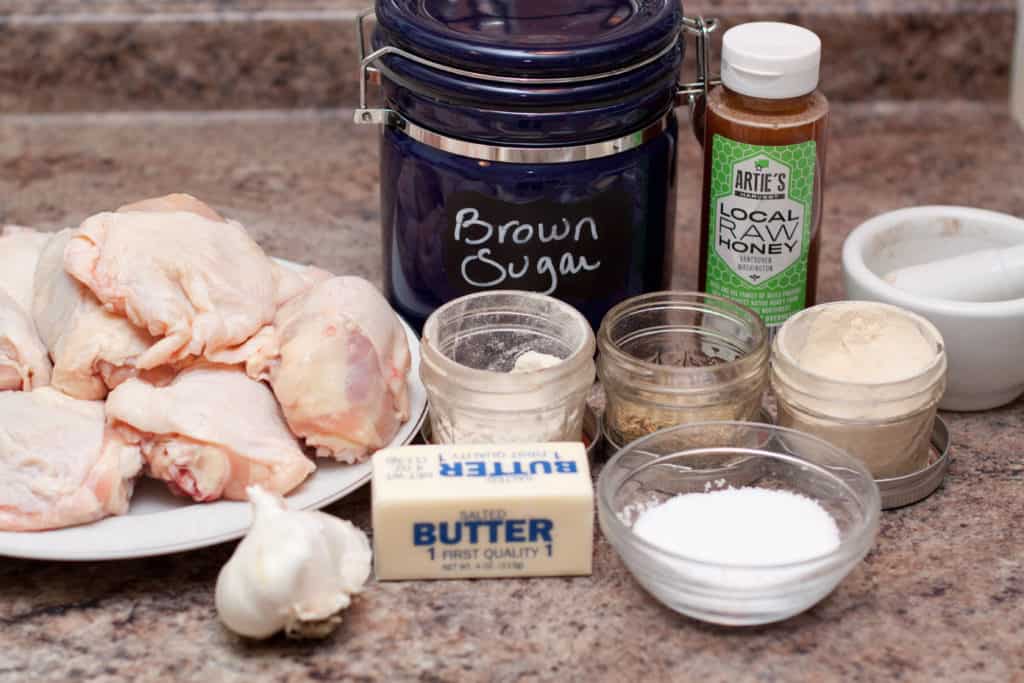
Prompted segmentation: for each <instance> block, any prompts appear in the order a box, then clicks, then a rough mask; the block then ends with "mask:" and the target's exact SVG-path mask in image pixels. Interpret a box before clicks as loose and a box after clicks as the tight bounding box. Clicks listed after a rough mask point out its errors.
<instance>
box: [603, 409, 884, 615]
mask: <svg viewBox="0 0 1024 683" xmlns="http://www.w3.org/2000/svg"><path fill="white" fill-rule="evenodd" d="M724 486H732V487H737V488H738V487H740V486H758V487H762V488H770V489H780V490H785V491H791V492H794V493H799V494H802V495H804V496H807V497H809V498H811V499H813V500H816V501H817V502H818V503H819V504H820V505H821V506H822V507H824V508H825V510H827V511H828V512H829V513H830V514H831V515H832V517H833V518H834V519H835V521H836V524H837V526H838V528H839V536H840V542H839V546H838V547H837V548H836V549H835V550H834V551H832V552H830V553H828V554H825V555H822V556H819V557H814V558H809V559H807V560H803V561H800V562H791V563H787V564H758V565H749V564H748V565H737V564H719V563H712V562H708V561H705V560H700V559H696V558H694V557H688V556H687V555H682V554H678V553H675V552H671V551H668V550H666V549H664V548H662V547H660V546H658V545H656V544H653V543H651V542H649V541H647V540H645V539H643V538H641V537H640V536H638V535H637V534H636V533H634V532H633V530H632V526H633V524H634V523H635V521H636V518H637V517H638V516H639V514H640V513H641V512H642V511H643V510H644V509H646V507H648V506H650V505H651V504H656V503H660V502H663V501H665V500H668V499H670V498H672V497H674V496H676V495H679V494H685V493H707V492H708V491H709V490H716V489H719V488H722V487H724ZM597 498H598V518H599V521H600V524H601V530H602V531H603V532H604V535H605V537H606V538H607V539H608V541H609V542H610V543H611V544H612V546H613V547H614V548H615V550H616V551H617V552H618V553H619V555H620V556H621V558H622V560H623V562H624V563H625V564H626V566H627V568H628V569H629V570H630V572H632V574H633V576H634V577H635V578H636V580H637V581H638V582H639V583H640V584H641V585H642V586H643V587H644V588H645V589H647V591H648V592H650V593H651V594H652V595H653V596H654V597H656V598H657V599H658V600H659V601H661V602H662V603H664V604H665V605H667V606H668V607H670V608H671V609H673V610H675V611H676V612H679V613H681V614H685V615H687V616H690V617H693V618H695V619H700V620H702V621H708V622H712V623H716V624H725V625H736V626H740V625H755V624H765V623H770V622H774V621H780V620H782V619H787V618H789V617H791V616H793V615H795V614H798V613H800V612H802V611H804V610H806V609H807V608H809V607H811V606H812V605H814V604H815V603H817V602H818V601H819V600H821V599H822V598H824V597H825V596H827V595H828V594H829V593H830V592H832V590H833V589H834V588H835V587H836V586H837V585H838V584H839V582H840V581H842V580H843V578H844V577H845V576H846V575H847V574H848V573H849V572H850V571H851V570H852V569H853V568H854V566H856V564H857V563H858V562H860V560H861V559H862V558H863V557H864V555H866V554H867V552H868V550H869V549H870V548H871V546H872V544H873V543H874V539H875V536H876V534H877V532H878V519H879V510H880V505H881V501H880V497H879V492H878V487H877V486H876V485H875V482H874V480H873V479H872V477H871V474H870V473H869V472H868V470H867V469H866V468H865V467H864V465H863V463H861V462H860V461H859V460H858V459H857V458H855V457H853V456H851V455H849V454H848V453H846V452H844V451H842V450H840V449H838V448H836V447H835V446H832V445H831V444H829V443H827V442H826V441H824V440H822V439H819V438H817V437H814V436H810V435H808V434H803V433H801V432H796V431H793V430H791V429H784V428H781V427H775V426H772V425H766V424H759V423H751V422H703V423H694V424H687V425H680V426H678V427H671V428H669V429H664V430H662V431H660V432H656V433H654V434H651V435H650V436H648V437H645V438H643V439H639V440H637V441H634V442H633V443H631V444H629V445H628V446H626V447H625V448H623V449H622V450H620V451H619V452H618V453H617V454H616V455H615V456H614V457H613V458H612V459H611V460H610V461H609V462H608V464H607V465H606V466H605V467H604V469H603V470H602V471H601V476H600V477H599V479H598V484H597Z"/></svg>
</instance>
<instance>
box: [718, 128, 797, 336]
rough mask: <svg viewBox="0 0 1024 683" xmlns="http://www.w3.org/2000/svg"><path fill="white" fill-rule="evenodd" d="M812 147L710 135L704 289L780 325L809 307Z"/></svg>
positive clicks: (772, 324)
mask: <svg viewBox="0 0 1024 683" xmlns="http://www.w3.org/2000/svg"><path fill="white" fill-rule="evenodd" d="M815 162H816V155H815V143H814V141H813V140H811V141H808V142H802V143H800V144H797V145H782V146H762V145H747V144H744V143H741V142H736V141H735V140H730V139H729V138H726V137H723V136H721V135H715V136H714V139H713V141H712V147H711V200H710V201H711V206H710V211H709V212H708V216H709V218H708V226H707V227H708V231H709V235H708V268H707V282H705V283H704V284H705V289H706V291H707V292H708V293H710V294H717V295H719V296H725V297H728V298H730V299H733V300H735V301H738V302H740V303H742V304H745V305H746V306H749V307H750V308H752V309H754V310H755V311H757V312H758V314H760V316H761V318H762V319H764V322H765V324H767V325H770V326H777V325H781V324H782V323H783V322H785V321H786V319H787V318H788V317H789V316H791V315H793V314H794V313H796V312H797V311H799V310H801V309H803V308H804V307H805V306H806V303H807V257H808V251H809V250H810V247H811V227H812V225H811V223H812V222H813V216H814V214H813V210H812V200H813V197H814V165H815Z"/></svg>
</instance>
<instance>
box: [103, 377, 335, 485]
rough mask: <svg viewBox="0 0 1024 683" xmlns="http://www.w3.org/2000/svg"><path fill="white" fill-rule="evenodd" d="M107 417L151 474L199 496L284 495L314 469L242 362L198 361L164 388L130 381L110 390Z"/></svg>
mask: <svg viewBox="0 0 1024 683" xmlns="http://www.w3.org/2000/svg"><path fill="white" fill-rule="evenodd" d="M107 415H108V417H109V419H110V423H111V425H112V427H113V429H114V430H115V431H116V432H117V433H118V434H119V435H120V437H121V438H122V439H123V440H124V441H125V442H127V443H131V444H138V445H139V446H140V447H141V449H142V454H143V457H144V458H145V460H146V464H147V469H148V472H149V474H150V475H152V476H153V477H155V478H157V479H162V480H164V481H166V482H167V483H168V484H169V486H170V488H171V490H172V491H174V492H175V493H178V494H180V495H186V496H189V497H191V498H193V499H194V500H197V501H210V500H216V499H218V498H229V499H231V500H246V494H245V488H246V487H247V486H250V485H252V484H259V485H260V486H262V487H263V488H265V489H267V490H268V491H273V492H274V493H280V494H285V493H287V492H288V491H291V490H292V489H293V488H295V487H296V486H298V485H299V484H301V483H302V481H303V480H304V479H305V478H306V477H307V476H309V474H310V473H311V472H312V471H313V470H314V469H315V466H314V465H313V462H312V461H311V460H310V459H309V458H307V457H306V455H305V453H303V451H302V448H301V446H300V444H299V442H298V440H297V439H296V438H295V437H294V436H293V435H292V434H291V432H289V431H288V426H287V425H286V424H285V421H284V418H283V417H282V416H281V410H280V408H279V407H278V405H277V402H276V401H275V400H274V396H273V394H272V393H271V392H270V389H268V388H267V387H266V386H265V385H263V384H262V383H260V382H257V381H254V380H252V379H250V378H249V377H247V376H246V375H245V373H244V372H243V371H242V370H241V369H240V368H233V367H225V366H218V365H209V364H200V365H195V366H192V367H190V368H188V369H186V370H183V371H182V372H181V374H179V375H178V376H177V377H175V378H174V380H173V381H172V382H171V383H170V384H168V385H166V386H163V387H156V386H153V385H151V384H149V383H148V382H146V381H144V380H141V379H130V380H128V381H126V382H124V383H123V384H121V385H120V386H119V387H117V388H116V389H114V390H113V391H112V392H110V396H109V397H108V398H107Z"/></svg>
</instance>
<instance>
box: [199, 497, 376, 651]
mask: <svg viewBox="0 0 1024 683" xmlns="http://www.w3.org/2000/svg"><path fill="white" fill-rule="evenodd" d="M246 493H248V495H249V501H250V502H251V503H252V506H253V521H252V526H251V527H250V528H249V533H248V534H246V536H245V538H243V539H242V542H241V543H239V544H238V547H237V548H236V549H235V553H234V555H232V556H231V559H230V560H228V562H227V564H225V565H224V568H223V569H221V572H220V576H219V577H217V592H216V603H217V612H218V614H219V615H220V619H221V621H223V622H224V625H225V626H227V627H228V628H229V629H231V630H232V631H234V632H236V633H238V634H240V635H243V636H248V637H250V638H267V637H269V636H272V635H273V634H275V633H277V632H278V631H280V630H281V629H284V631H285V633H286V634H287V635H288V636H289V637H296V638H303V637H308V638H323V637H325V636H327V635H329V634H330V633H331V632H332V631H333V630H334V629H335V628H336V627H337V625H338V624H339V623H341V616H340V612H341V610H343V609H345V608H346V607H348V606H349V603H350V602H351V598H350V596H351V595H353V594H355V593H359V592H360V591H362V589H363V585H364V584H365V583H366V580H367V579H368V578H369V576H370V559H371V556H372V553H371V551H370V542H369V541H368V540H367V538H366V534H364V533H363V532H362V531H360V530H359V529H358V528H356V527H355V526H354V525H353V524H352V523H351V522H347V521H345V520H342V519H338V518H337V517H332V516H331V515H328V514H325V513H323V512H302V511H298V510H289V509H288V507H287V506H286V504H285V502H284V499H282V498H281V497H280V496H277V495H275V494H272V493H268V492H267V491H264V490H263V489H262V488H260V487H259V486H250V487H249V488H248V489H246Z"/></svg>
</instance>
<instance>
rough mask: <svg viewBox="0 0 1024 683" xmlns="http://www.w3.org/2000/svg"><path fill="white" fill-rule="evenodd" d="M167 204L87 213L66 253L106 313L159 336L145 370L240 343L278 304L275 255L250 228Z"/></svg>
mask: <svg viewBox="0 0 1024 683" xmlns="http://www.w3.org/2000/svg"><path fill="white" fill-rule="evenodd" d="M189 199H190V200H191V198H189ZM161 201H162V202H163V203H159V202H158V200H147V204H143V205H142V207H143V208H142V210H138V206H139V205H136V208H135V209H132V207H131V205H129V206H128V207H125V208H124V209H122V210H121V211H118V212H105V213H100V214H96V215H95V216H92V217H90V218H87V219H86V220H85V222H83V223H82V225H81V227H80V228H79V229H78V230H76V231H74V233H73V234H72V237H71V241H70V242H69V243H68V246H67V248H66V250H65V252H64V267H65V269H66V270H67V271H68V272H69V273H70V274H71V275H72V276H74V277H75V278H76V279H77V280H79V281H80V282H82V283H83V284H84V285H85V286H86V287H88V288H89V289H90V290H91V291H92V293H93V294H94V295H95V296H96V298H97V299H99V301H100V303H102V304H103V305H104V307H106V308H107V310H109V311H111V312H114V313H118V314H121V315H125V316H126V317H127V318H128V319H129V320H130V321H131V322H132V323H133V324H134V325H136V326H137V327H141V328H144V329H145V330H146V331H148V332H149V334H150V335H152V336H153V337H156V338H158V340H157V341H156V343H154V344H153V345H152V346H151V347H150V348H149V349H148V350H147V351H146V352H145V353H143V354H142V355H141V356H139V357H138V358H137V359H136V361H135V364H136V366H137V367H138V368H139V369H140V370H147V369H150V368H156V367H159V366H161V365H167V364H171V363H175V362H178V361H183V360H186V359H189V358H198V357H201V356H203V355H204V354H214V353H216V352H218V351H221V350H224V349H227V348H231V347H236V346H238V345H240V344H243V343H244V342H246V341H247V340H248V339H249V338H250V337H252V336H253V335H255V334H256V333H257V332H258V331H259V330H260V329H261V328H263V327H264V326H265V325H268V324H269V323H270V322H271V321H272V320H273V318H274V311H275V309H276V299H277V293H276V282H275V279H274V273H273V267H272V265H271V261H270V259H269V258H267V256H266V254H264V253H263V250H262V249H260V247H259V245H257V244H256V242H254V241H253V240H252V238H251V237H249V235H248V234H247V233H246V232H245V228H243V227H242V226H241V225H240V224H239V223H236V222H234V221H223V220H212V219H211V218H209V217H208V216H207V215H200V213H196V212H195V211H196V210H197V209H196V206H194V205H192V204H191V202H195V204H201V202H198V201H197V200H191V202H190V201H188V200H181V201H183V202H184V203H185V204H188V205H190V208H188V210H169V211H168V210H166V209H167V204H166V201H167V200H166V198H164V199H163V200H161ZM158 203H159V206H158V210H153V205H154V204H158ZM203 206H205V205H203ZM172 208H173V207H172ZM207 208H208V207H207Z"/></svg>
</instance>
